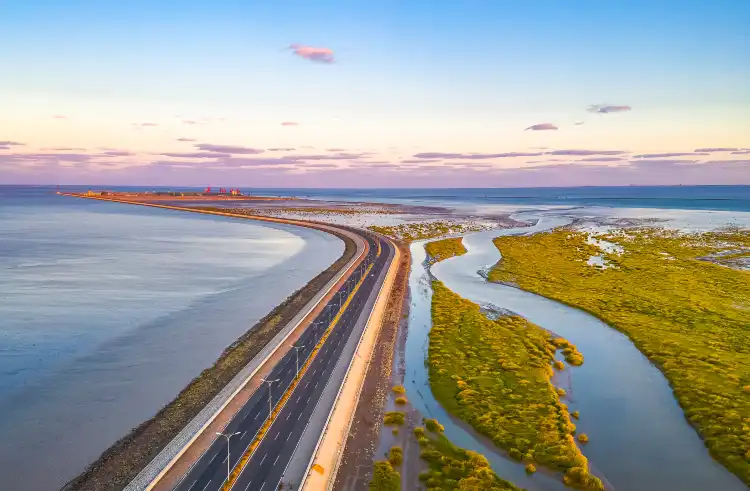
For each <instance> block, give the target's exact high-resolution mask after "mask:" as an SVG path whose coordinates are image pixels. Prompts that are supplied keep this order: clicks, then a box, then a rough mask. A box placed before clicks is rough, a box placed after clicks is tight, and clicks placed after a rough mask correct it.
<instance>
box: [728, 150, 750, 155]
mask: <svg viewBox="0 0 750 491" xmlns="http://www.w3.org/2000/svg"><path fill="white" fill-rule="evenodd" d="M749 153H750V150H740V151H738V152H732V155H747V154H749Z"/></svg>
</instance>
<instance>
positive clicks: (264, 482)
mask: <svg viewBox="0 0 750 491" xmlns="http://www.w3.org/2000/svg"><path fill="white" fill-rule="evenodd" d="M265 485H266V481H263V484H261V485H260V489H259V490H258V491H263V486H265Z"/></svg>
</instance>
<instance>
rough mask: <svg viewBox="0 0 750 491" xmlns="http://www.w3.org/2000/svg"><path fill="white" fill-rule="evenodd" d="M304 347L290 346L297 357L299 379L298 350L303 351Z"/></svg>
mask: <svg viewBox="0 0 750 491" xmlns="http://www.w3.org/2000/svg"><path fill="white" fill-rule="evenodd" d="M304 347H305V346H304V345H303V346H292V348H294V353H295V354H296V355H297V376H298V377H299V350H301V349H303V348H304Z"/></svg>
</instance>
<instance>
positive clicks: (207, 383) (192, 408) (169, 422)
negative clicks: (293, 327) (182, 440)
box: [60, 195, 357, 491]
mask: <svg viewBox="0 0 750 491" xmlns="http://www.w3.org/2000/svg"><path fill="white" fill-rule="evenodd" d="M70 196H72V197H79V198H84V199H97V200H101V201H112V202H117V203H123V204H132V205H141V206H151V207H157V208H166V209H173V210H177V211H188V212H193V213H203V214H210V215H218V216H230V217H237V218H244V219H257V220H258V221H267V222H272V223H282V224H288V225H294V226H303V227H306V228H311V229H315V230H320V231H322V232H326V233H329V234H331V235H334V236H336V237H338V238H339V239H341V240H342V241H343V242H344V252H343V254H342V255H341V256H340V257H339V258H338V259H337V260H336V261H335V262H334V263H333V264H332V265H330V266H329V267H328V268H326V269H325V270H324V271H323V272H321V273H320V274H318V275H317V276H316V277H314V278H313V279H312V280H310V281H309V282H308V283H307V284H306V285H305V286H304V287H302V288H301V289H299V290H297V291H295V292H294V293H292V294H291V295H290V296H289V297H287V298H286V299H285V300H284V301H283V302H282V303H280V304H279V305H277V306H276V307H275V308H274V309H273V310H271V312H269V313H268V314H267V315H265V316H264V317H263V318H262V319H260V320H259V321H258V322H257V323H256V324H255V325H253V326H252V327H250V328H249V329H248V330H247V331H246V332H245V333H244V334H243V335H242V336H240V337H239V338H238V339H237V340H235V341H234V342H232V343H231V344H230V345H229V346H227V348H226V349H225V350H224V352H223V353H222V354H221V355H220V356H219V358H218V359H217V360H216V361H215V362H214V363H213V364H212V365H211V366H210V367H208V368H206V369H205V370H203V371H202V372H201V373H200V374H199V375H198V376H197V377H195V378H194V379H193V380H192V381H191V382H190V383H189V384H188V385H187V386H186V387H185V388H183V389H182V390H181V391H180V392H179V393H178V394H177V395H176V396H175V398H174V399H172V401H170V402H169V403H168V404H166V405H165V406H164V407H163V408H162V409H160V410H159V411H158V412H157V413H156V414H155V415H154V416H153V417H152V418H150V419H148V420H146V421H144V422H143V423H141V424H140V425H138V426H137V427H136V428H134V429H133V430H131V431H130V432H129V433H127V434H126V435H124V436H123V437H122V438H120V439H119V440H117V441H116V442H115V443H113V444H112V445H111V446H110V447H109V448H107V449H106V450H105V451H104V452H102V454H101V455H100V456H99V458H98V459H96V460H95V461H94V462H92V463H91V464H90V465H89V466H88V467H87V469H86V470H85V471H83V472H82V473H81V474H79V475H78V476H76V477H75V478H73V479H72V480H71V481H68V482H67V483H65V484H64V485H62V487H61V488H60V489H61V490H64V491H74V490H76V491H77V490H97V491H98V490H104V489H107V490H110V489H111V490H114V489H122V488H124V487H125V486H127V485H128V484H129V483H130V481H131V480H132V479H133V478H135V477H136V476H137V475H138V473H139V472H140V471H141V470H142V469H143V468H144V467H145V466H146V465H148V464H149V463H150V462H151V460H152V459H153V458H154V457H156V456H157V455H158V454H159V452H160V451H161V450H162V449H163V448H164V447H165V446H166V445H168V444H169V443H170V442H171V441H172V439H173V438H174V437H175V436H176V435H177V434H178V433H179V432H180V431H181V430H182V429H183V428H184V427H185V426H186V425H187V423H189V422H190V421H191V420H192V419H193V417H195V416H196V415H197V414H198V412H200V410H201V409H203V407H204V406H205V405H206V404H208V402H210V401H211V400H212V399H213V398H214V397H215V396H216V395H217V394H218V393H219V392H220V391H221V389H223V388H224V386H225V385H226V384H227V383H228V382H229V381H230V380H232V378H233V377H234V376H235V375H236V374H237V373H239V372H240V370H241V369H242V368H243V367H244V366H245V365H246V364H247V363H248V362H250V360H252V359H253V357H254V356H255V355H256V354H257V353H258V352H259V351H260V350H261V349H262V348H263V347H264V346H266V345H267V343H268V342H270V341H271V339H273V337H274V335H276V334H277V333H278V332H279V331H280V330H281V329H283V327H284V326H285V325H286V324H287V323H288V322H289V321H291V319H292V318H294V316H295V315H296V314H297V313H298V311H299V310H300V309H301V308H303V307H304V306H305V305H306V304H307V303H308V302H309V301H310V300H311V299H313V298H314V296H315V295H316V294H317V293H318V291H319V290H320V289H321V288H323V287H324V286H325V285H326V284H327V283H328V282H329V281H330V280H331V279H332V278H333V277H334V276H335V275H336V274H337V273H338V272H339V271H341V269H342V268H344V267H345V266H346V264H347V263H348V262H349V261H350V260H351V259H352V258H353V257H354V255H355V253H356V250H357V246H356V244H355V242H354V241H353V240H352V239H350V238H348V237H347V236H346V235H344V234H343V233H341V232H337V228H338V227H335V226H330V225H328V224H317V223H313V222H300V221H297V220H284V219H273V218H272V219H269V218H268V217H257V218H256V217H254V216H249V215H239V214H230V213H223V212H213V211H208V210H201V209H191V208H182V207H178V206H168V205H161V204H153V203H143V202H129V201H126V200H120V199H107V198H105V197H89V196H77V195H70Z"/></svg>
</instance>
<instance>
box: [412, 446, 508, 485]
mask: <svg viewBox="0 0 750 491" xmlns="http://www.w3.org/2000/svg"><path fill="white" fill-rule="evenodd" d="M418 439H419V446H420V448H421V451H420V457H422V459H423V460H425V461H426V462H427V463H428V465H429V469H428V470H427V471H425V472H423V473H422V474H420V476H419V479H420V480H421V481H423V482H424V483H425V484H426V485H427V489H429V490H431V491H432V490H434V491H442V490H446V491H449V490H457V491H462V490H467V491H468V490H482V491H520V490H519V488H517V487H516V486H514V485H513V484H511V483H509V482H508V481H505V480H503V479H500V478H499V477H498V476H497V475H496V474H495V473H494V472H493V471H492V469H491V468H490V466H489V463H488V462H487V459H486V458H485V457H484V456H483V455H481V454H478V453H476V452H472V451H469V450H464V449H462V448H458V447H456V446H455V445H453V444H452V443H451V442H450V441H448V439H447V438H446V437H445V436H443V435H437V436H436V437H431V436H430V437H428V436H418Z"/></svg>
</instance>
